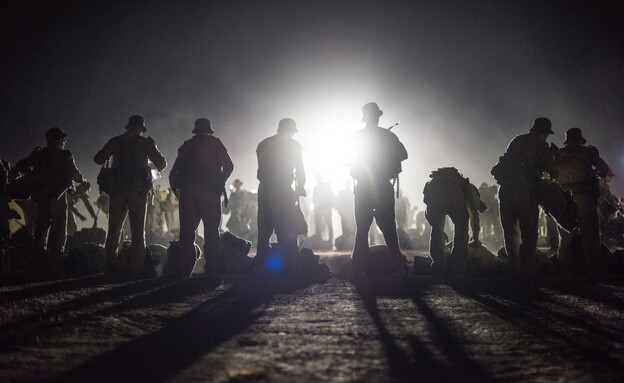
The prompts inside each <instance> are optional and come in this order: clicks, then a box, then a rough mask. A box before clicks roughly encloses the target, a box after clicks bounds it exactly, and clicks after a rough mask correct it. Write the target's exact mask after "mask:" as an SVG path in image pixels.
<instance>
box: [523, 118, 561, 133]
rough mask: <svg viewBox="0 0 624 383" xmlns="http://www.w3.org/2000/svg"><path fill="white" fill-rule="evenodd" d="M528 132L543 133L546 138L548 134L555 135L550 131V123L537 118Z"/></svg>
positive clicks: (547, 120) (545, 119) (544, 119)
mask: <svg viewBox="0 0 624 383" xmlns="http://www.w3.org/2000/svg"><path fill="white" fill-rule="evenodd" d="M529 132H533V133H545V134H546V136H548V135H550V134H555V132H553V131H552V123H551V122H550V120H549V119H547V118H546V117H538V118H536V119H535V122H534V123H533V127H532V128H531V129H530V130H529Z"/></svg>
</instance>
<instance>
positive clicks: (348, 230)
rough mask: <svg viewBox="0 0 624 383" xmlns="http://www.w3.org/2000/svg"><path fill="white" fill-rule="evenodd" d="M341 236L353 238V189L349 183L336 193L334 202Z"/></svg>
mask: <svg viewBox="0 0 624 383" xmlns="http://www.w3.org/2000/svg"><path fill="white" fill-rule="evenodd" d="M336 208H337V209H338V215H340V226H341V228H342V235H344V236H355V215H354V207H353V188H352V187H351V182H349V181H347V182H345V188H344V189H342V190H340V191H339V192H338V198H337V201H336Z"/></svg>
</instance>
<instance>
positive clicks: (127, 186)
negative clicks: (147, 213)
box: [114, 137, 152, 192]
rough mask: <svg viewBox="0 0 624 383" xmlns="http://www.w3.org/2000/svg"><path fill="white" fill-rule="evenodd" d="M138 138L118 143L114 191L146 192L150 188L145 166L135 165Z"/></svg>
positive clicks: (150, 178) (148, 173) (150, 182)
mask: <svg viewBox="0 0 624 383" xmlns="http://www.w3.org/2000/svg"><path fill="white" fill-rule="evenodd" d="M139 140H140V137H134V138H132V139H129V140H127V141H125V142H124V141H121V142H120V149H119V154H118V155H119V158H118V159H117V161H116V162H117V164H118V165H117V166H116V167H115V170H114V174H115V182H114V190H115V191H125V192H128V191H138V192H147V191H148V190H150V189H151V188H152V175H151V173H150V170H149V168H148V167H147V165H146V164H145V165H144V164H137V163H136V159H135V157H136V154H135V153H136V151H137V150H138V147H139V145H140V141H139Z"/></svg>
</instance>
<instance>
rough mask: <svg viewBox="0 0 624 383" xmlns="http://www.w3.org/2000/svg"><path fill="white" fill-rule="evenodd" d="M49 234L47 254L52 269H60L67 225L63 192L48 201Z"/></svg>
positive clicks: (65, 198)
mask: <svg viewBox="0 0 624 383" xmlns="http://www.w3.org/2000/svg"><path fill="white" fill-rule="evenodd" d="M50 218H51V225H50V234H49V236H48V255H49V256H50V260H51V262H52V264H51V266H52V268H53V269H57V270H60V268H61V261H62V256H63V248H64V247H65V239H66V237H67V234H66V231H65V230H66V226H67V197H66V195H65V193H63V195H62V196H61V197H60V198H59V199H57V200H51V201H50Z"/></svg>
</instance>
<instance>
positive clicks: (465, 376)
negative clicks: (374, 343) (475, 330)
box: [355, 278, 491, 382]
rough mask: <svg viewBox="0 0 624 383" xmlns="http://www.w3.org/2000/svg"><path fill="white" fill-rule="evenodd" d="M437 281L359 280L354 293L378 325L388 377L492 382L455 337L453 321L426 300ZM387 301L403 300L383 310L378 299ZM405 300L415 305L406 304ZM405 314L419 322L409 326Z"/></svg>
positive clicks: (394, 379) (402, 379) (397, 379)
mask: <svg viewBox="0 0 624 383" xmlns="http://www.w3.org/2000/svg"><path fill="white" fill-rule="evenodd" d="M439 284H440V281H439V280H438V279H437V278H425V279H422V278H421V279H418V280H417V279H403V280H397V279H381V278H379V279H369V280H367V281H365V282H364V281H362V282H356V284H355V285H356V291H357V293H358V295H359V297H360V299H361V301H362V303H363V305H364V307H365V308H366V311H367V312H368V314H369V315H370V318H371V319H372V321H373V323H374V325H375V327H376V329H377V332H378V335H379V339H380V341H381V344H382V347H383V350H384V352H385V354H386V361H387V366H388V367H389V370H390V380H391V381H393V382H413V381H417V380H418V381H436V382H456V381H467V382H488V381H491V379H490V377H489V376H488V374H487V372H486V371H485V369H484V368H483V367H482V366H481V365H480V364H479V363H478V362H477V361H475V360H473V359H472V358H471V357H470V355H469V354H468V352H467V351H465V350H464V348H463V346H464V340H463V339H461V338H458V337H457V335H456V331H454V328H453V324H452V323H448V322H447V321H446V320H444V319H443V318H441V317H440V316H438V315H437V314H436V312H435V309H434V308H432V307H430V305H429V304H428V303H427V302H426V300H425V299H423V296H426V295H429V294H430V293H432V292H433V291H434V290H435V289H436V286H437V285H439ZM387 299H390V300H401V301H403V302H402V303H400V304H392V303H389V304H390V305H391V306H389V307H382V308H380V301H384V300H387ZM405 301H411V302H412V303H413V304H414V305H406V304H405ZM414 306H415V308H416V311H414ZM399 307H408V308H407V310H406V311H404V312H396V311H398V310H400V309H399ZM392 314H394V315H392ZM406 316H409V317H410V318H411V319H416V321H417V322H418V324H417V325H415V326H414V327H412V326H410V327H409V328H405V327H404V323H403V320H404V319H405V317H406ZM393 322H394V323H393ZM389 327H394V328H393V329H390V328H389ZM395 330H398V331H395ZM440 354H442V355H443V357H442V358H440Z"/></svg>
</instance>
